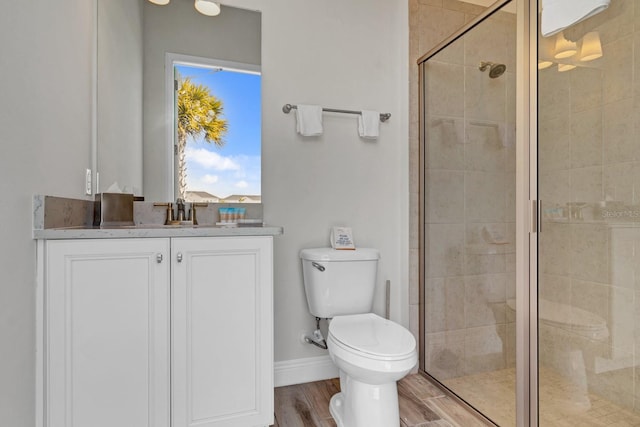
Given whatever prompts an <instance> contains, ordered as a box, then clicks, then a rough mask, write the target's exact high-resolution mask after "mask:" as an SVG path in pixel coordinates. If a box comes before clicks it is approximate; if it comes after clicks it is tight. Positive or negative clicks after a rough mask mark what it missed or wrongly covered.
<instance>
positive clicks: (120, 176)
mask: <svg viewBox="0 0 640 427" xmlns="http://www.w3.org/2000/svg"><path fill="white" fill-rule="evenodd" d="M96 1H97V15H98V16H97V21H98V24H97V42H96V46H97V76H96V81H97V83H96V91H97V96H96V99H97V100H96V117H97V118H96V140H97V141H96V143H95V147H94V148H95V150H94V151H95V152H94V163H95V166H94V169H96V170H97V172H98V174H99V175H98V176H97V177H96V179H95V182H96V185H95V187H94V188H95V191H96V192H104V191H107V190H108V189H109V187H110V186H112V184H114V183H115V182H117V183H118V185H119V187H120V188H121V189H123V190H127V191H133V192H136V193H137V194H143V195H144V196H145V198H146V199H147V200H173V150H172V145H171V144H172V141H173V132H174V129H173V127H174V126H173V124H172V118H171V109H170V108H171V105H172V104H171V96H172V95H171V87H167V81H170V80H169V79H167V76H166V72H165V69H166V68H167V64H166V61H167V57H168V55H170V54H179V55H184V56H194V57H199V58H209V59H211V60H217V61H223V62H229V63H236V64H247V65H249V66H253V67H256V66H257V67H259V66H260V64H261V14H260V12H257V11H250V10H246V9H239V8H235V7H229V6H225V5H222V11H221V13H220V15H218V16H215V17H208V16H204V15H202V14H200V13H199V12H197V11H196V9H195V8H194V5H193V2H192V1H189V0H172V1H171V2H170V3H169V4H167V5H165V6H158V5H155V4H152V3H150V2H148V1H147V0H135V1H131V0H96ZM167 100H169V104H167ZM167 105H169V107H167ZM167 110H168V111H167Z"/></svg>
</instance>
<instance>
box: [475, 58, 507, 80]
mask: <svg viewBox="0 0 640 427" xmlns="http://www.w3.org/2000/svg"><path fill="white" fill-rule="evenodd" d="M487 68H489V77H491V78H492V79H495V78H498V77H500V76H501V75H503V74H504V72H505V71H507V66H506V65H504V64H496V63H494V62H489V61H482V62H481V63H480V65H479V66H478V69H479V70H480V71H482V72H484V71H486V70H487Z"/></svg>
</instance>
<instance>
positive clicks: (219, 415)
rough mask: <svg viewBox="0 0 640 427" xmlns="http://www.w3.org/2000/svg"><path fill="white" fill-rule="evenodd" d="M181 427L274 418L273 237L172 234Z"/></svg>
mask: <svg viewBox="0 0 640 427" xmlns="http://www.w3.org/2000/svg"><path fill="white" fill-rule="evenodd" d="M171 250H172V254H171V256H172V260H173V264H172V267H173V270H172V301H171V307H172V337H173V343H172V353H171V357H172V375H171V377H172V402H173V405H172V408H173V410H172V419H173V423H172V426H173V427H191V426H194V427H195V426H198V427H214V426H215V427H218V426H224V427H232V426H233V427H249V426H268V425H270V424H272V423H273V308H272V307H273V296H272V295H273V285H272V281H273V279H272V276H273V274H272V265H273V261H272V238H271V237H227V238H198V239H193V238H184V239H172V242H171Z"/></svg>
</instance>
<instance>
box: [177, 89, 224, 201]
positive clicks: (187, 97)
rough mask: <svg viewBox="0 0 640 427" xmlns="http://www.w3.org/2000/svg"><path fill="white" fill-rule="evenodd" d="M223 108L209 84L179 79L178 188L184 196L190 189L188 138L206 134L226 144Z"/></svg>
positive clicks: (216, 141)
mask: <svg viewBox="0 0 640 427" xmlns="http://www.w3.org/2000/svg"><path fill="white" fill-rule="evenodd" d="M222 110H223V108H222V101H221V100H220V99H218V98H216V97H215V96H214V95H212V94H211V90H210V89H209V88H208V87H207V86H205V85H199V84H195V83H193V82H192V81H191V79H190V78H189V77H186V78H182V77H179V78H178V190H179V192H180V197H181V198H183V199H184V198H185V196H186V191H187V166H186V163H185V148H186V145H187V137H189V136H190V137H192V138H197V137H202V138H203V139H204V141H205V142H208V143H213V144H215V145H217V146H218V147H222V146H223V145H224V140H223V139H222V137H223V136H224V134H225V133H226V132H227V121H226V120H225V119H223V118H221V116H222Z"/></svg>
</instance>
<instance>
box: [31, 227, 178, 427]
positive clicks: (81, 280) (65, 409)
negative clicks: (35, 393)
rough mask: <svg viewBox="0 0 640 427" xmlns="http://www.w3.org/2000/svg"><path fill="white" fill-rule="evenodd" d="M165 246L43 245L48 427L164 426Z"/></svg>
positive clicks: (122, 242) (161, 242)
mask: <svg viewBox="0 0 640 427" xmlns="http://www.w3.org/2000/svg"><path fill="white" fill-rule="evenodd" d="M169 248H170V247H169V239H105V240H59V241H55V240H50V241H47V242H46V243H45V245H44V253H43V257H44V263H45V267H44V301H45V302H44V313H45V315H44V320H45V331H44V341H45V344H44V349H45V350H44V372H45V381H44V385H45V393H44V396H45V397H44V399H45V402H44V407H45V408H46V409H45V411H44V421H45V422H44V425H45V426H47V427H67V426H69V427H71V426H73V427H78V426H91V427H114V426H119V427H125V426H131V427H142V426H148V427H163V426H167V427H168V426H169V424H170V415H169V414H170V392H169V382H170V368H169V339H170V335H169V332H170V331H169V325H170V320H169V265H170V262H169V259H168V258H169V254H170V249H169Z"/></svg>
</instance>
